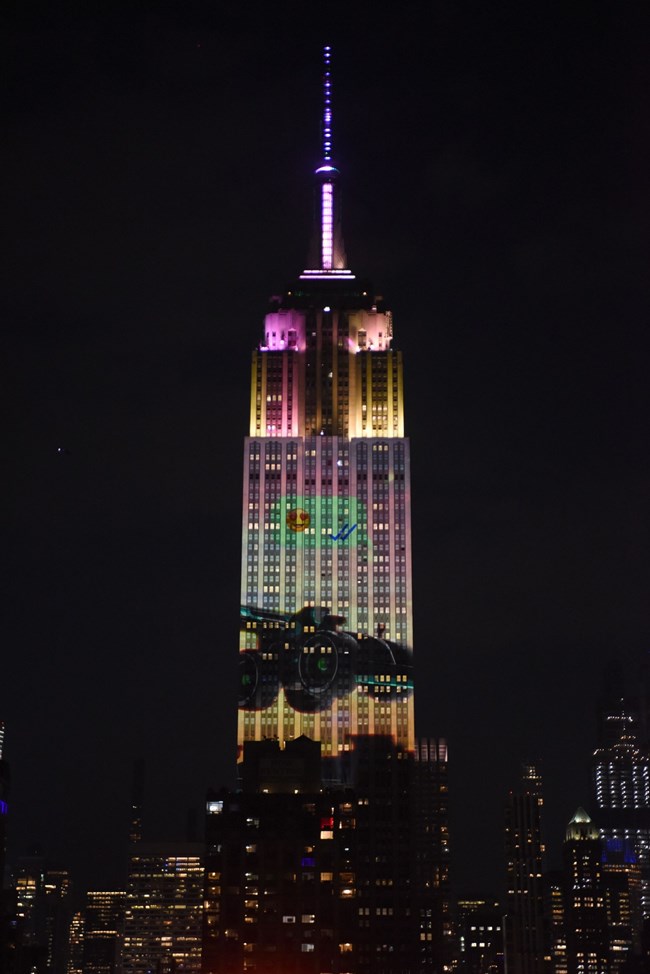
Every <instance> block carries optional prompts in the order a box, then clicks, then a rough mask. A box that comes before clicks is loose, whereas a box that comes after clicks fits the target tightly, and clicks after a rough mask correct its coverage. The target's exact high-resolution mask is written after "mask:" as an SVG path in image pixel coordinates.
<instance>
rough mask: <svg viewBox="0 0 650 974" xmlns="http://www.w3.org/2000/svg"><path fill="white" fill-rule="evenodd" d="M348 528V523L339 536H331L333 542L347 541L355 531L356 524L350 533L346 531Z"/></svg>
mask: <svg viewBox="0 0 650 974" xmlns="http://www.w3.org/2000/svg"><path fill="white" fill-rule="evenodd" d="M347 526H348V523H347V521H346V522H345V524H344V525H343V527H342V528H341V530H340V531H339V533H338V534H330V538H331V539H332V541H347V539H348V538H349V537H350V535H351V534H352V532H353V531H354V530H355V528H356V524H353V525H352V527H351V528H350V529H349V531H346V528H347Z"/></svg>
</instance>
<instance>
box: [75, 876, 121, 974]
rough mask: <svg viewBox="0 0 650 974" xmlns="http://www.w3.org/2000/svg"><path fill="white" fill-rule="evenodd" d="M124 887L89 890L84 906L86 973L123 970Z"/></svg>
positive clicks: (84, 959) (84, 960)
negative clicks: (122, 888) (114, 889)
mask: <svg viewBox="0 0 650 974" xmlns="http://www.w3.org/2000/svg"><path fill="white" fill-rule="evenodd" d="M125 907H126V893H125V892H124V890H117V891H108V890H89V892H88V893H86V903H85V907H84V910H83V914H82V917H83V935H82V951H81V958H82V960H81V967H82V970H83V974H116V972H118V971H120V970H121V963H122V942H123V937H124V913H125Z"/></svg>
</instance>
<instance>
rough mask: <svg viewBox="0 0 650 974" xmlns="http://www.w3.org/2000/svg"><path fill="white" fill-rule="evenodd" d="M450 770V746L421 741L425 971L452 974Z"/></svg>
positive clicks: (417, 774)
mask: <svg viewBox="0 0 650 974" xmlns="http://www.w3.org/2000/svg"><path fill="white" fill-rule="evenodd" d="M447 769H448V764H447V742H446V740H444V739H443V738H433V737H430V738H418V739H417V740H416V746H415V762H414V764H413V768H412V776H413V783H412V788H411V822H412V824H411V830H412V841H413V847H414V865H415V876H414V884H415V889H416V890H417V892H418V896H419V898H420V902H419V903H418V904H417V906H416V909H417V911H418V916H419V923H420V932H419V941H420V965H421V968H422V969H423V970H436V971H442V970H445V969H447V968H448V967H449V966H450V964H451V961H452V957H453V952H454V937H453V923H452V917H451V886H450V880H449V864H450V858H451V850H450V844H449V776H448V770H447Z"/></svg>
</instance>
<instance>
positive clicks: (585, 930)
mask: <svg viewBox="0 0 650 974" xmlns="http://www.w3.org/2000/svg"><path fill="white" fill-rule="evenodd" d="M601 856H602V843H601V841H600V834H599V832H598V829H597V828H596V827H595V825H594V824H593V822H592V821H591V819H590V818H589V816H588V815H587V813H586V812H585V811H584V809H582V808H579V809H578V811H577V812H576V813H575V815H574V816H573V818H572V819H571V821H570V822H569V824H568V826H567V830H566V841H565V843H564V923H565V931H566V951H567V954H566V956H567V970H568V974H608V972H609V971H610V963H609V953H610V952H609V937H608V929H607V910H606V906H605V889H604V883H603V874H602V865H601Z"/></svg>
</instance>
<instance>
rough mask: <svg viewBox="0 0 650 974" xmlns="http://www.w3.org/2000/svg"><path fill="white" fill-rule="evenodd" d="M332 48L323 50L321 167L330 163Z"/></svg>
mask: <svg viewBox="0 0 650 974" xmlns="http://www.w3.org/2000/svg"><path fill="white" fill-rule="evenodd" d="M331 54H332V48H331V47H329V45H328V46H327V47H324V48H323V67H324V72H323V165H326V164H327V163H330V164H331V162H332V81H331V74H330V61H331Z"/></svg>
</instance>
